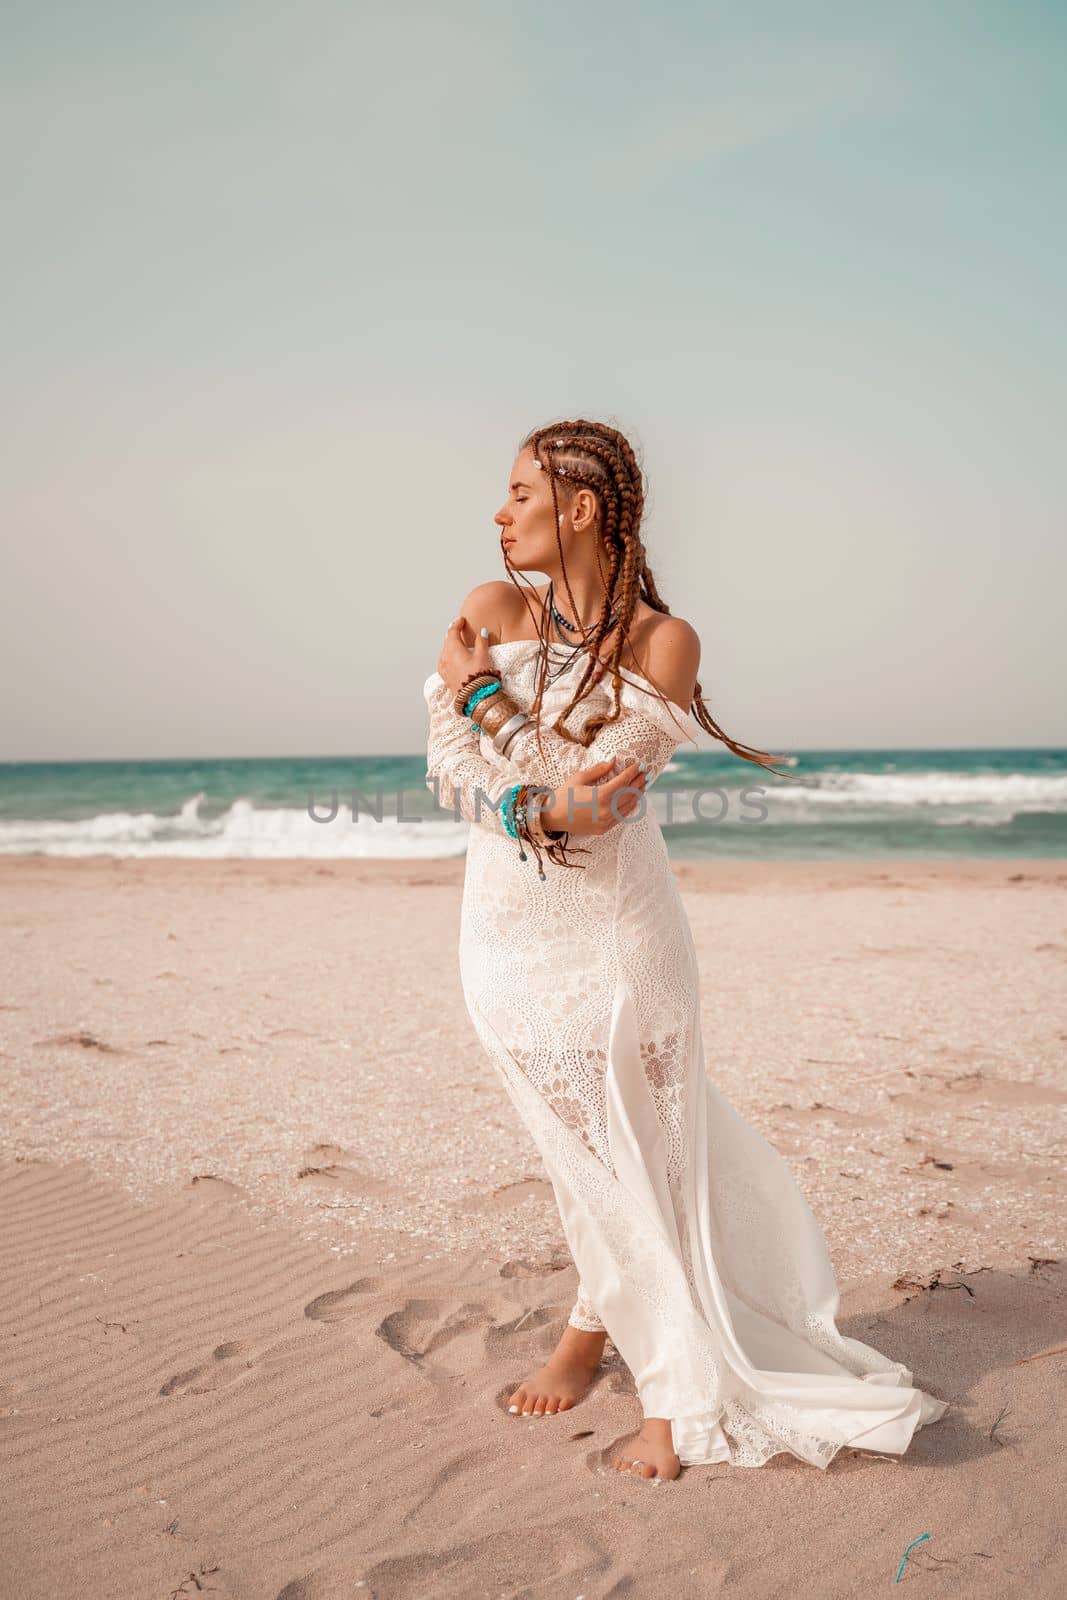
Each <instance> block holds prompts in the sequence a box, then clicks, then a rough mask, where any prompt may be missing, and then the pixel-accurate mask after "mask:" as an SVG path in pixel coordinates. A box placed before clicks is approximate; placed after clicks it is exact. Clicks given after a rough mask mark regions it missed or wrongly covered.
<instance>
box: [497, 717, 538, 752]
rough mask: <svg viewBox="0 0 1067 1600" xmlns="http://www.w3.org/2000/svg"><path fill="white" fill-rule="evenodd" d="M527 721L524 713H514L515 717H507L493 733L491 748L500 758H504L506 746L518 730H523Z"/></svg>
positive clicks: (506, 750) (527, 718)
mask: <svg viewBox="0 0 1067 1600" xmlns="http://www.w3.org/2000/svg"><path fill="white" fill-rule="evenodd" d="M529 720H530V719H529V717H528V716H527V714H526V712H525V711H516V713H515V715H514V716H513V717H509V718H508V720H507V721H506V722H505V723H504V724H503V726H502V727H500V728H498V729H497V730H496V732H495V733H494V735H493V748H494V749H496V750H499V752H500V754H501V755H502V756H506V755H507V753H508V745H509V744H510V743H511V741H512V739H514V737H515V735H516V734H517V733H518V731H519V729H520V728H524V727H525V726H526V724H527V722H529Z"/></svg>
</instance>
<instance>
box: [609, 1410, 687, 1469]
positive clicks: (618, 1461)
mask: <svg viewBox="0 0 1067 1600" xmlns="http://www.w3.org/2000/svg"><path fill="white" fill-rule="evenodd" d="M611 1464H612V1466H613V1467H614V1468H615V1471H616V1472H628V1473H629V1474H630V1476H631V1477H633V1478H676V1477H677V1476H678V1474H679V1473H680V1472H681V1470H682V1463H681V1462H680V1461H679V1460H678V1457H677V1456H676V1455H675V1453H674V1439H673V1438H672V1436H671V1425H670V1423H669V1422H668V1421H667V1420H666V1419H665V1418H663V1417H646V1418H645V1420H644V1422H643V1423H642V1424H641V1431H640V1433H632V1434H631V1435H630V1437H629V1438H628V1439H624V1440H623V1445H622V1450H621V1451H620V1453H619V1454H618V1455H617V1456H616V1457H615V1460H614V1461H613V1462H612V1463H611Z"/></svg>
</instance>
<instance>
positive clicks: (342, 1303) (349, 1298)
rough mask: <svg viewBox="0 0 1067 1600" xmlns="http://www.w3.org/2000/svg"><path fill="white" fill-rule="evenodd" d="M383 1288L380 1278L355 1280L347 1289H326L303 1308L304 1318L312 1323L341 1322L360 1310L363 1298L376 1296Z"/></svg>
mask: <svg viewBox="0 0 1067 1600" xmlns="http://www.w3.org/2000/svg"><path fill="white" fill-rule="evenodd" d="M382 1287H383V1280H382V1279H381V1278H357V1279H356V1281H355V1283H350V1284H349V1285H348V1287H347V1289H328V1290H327V1292H326V1293H325V1294H320V1295H319V1296H318V1297H317V1298H316V1299H315V1300H311V1301H309V1303H308V1304H307V1305H306V1306H305V1307H304V1315H305V1317H310V1318H311V1320H312V1321H313V1322H343V1321H344V1320H345V1318H346V1317H350V1316H352V1314H353V1313H354V1312H356V1311H359V1310H360V1309H361V1305H362V1301H363V1296H364V1295H368V1294H377V1293H378V1292H379V1291H380V1290H381V1289H382Z"/></svg>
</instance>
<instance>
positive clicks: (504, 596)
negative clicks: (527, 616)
mask: <svg viewBox="0 0 1067 1600" xmlns="http://www.w3.org/2000/svg"><path fill="white" fill-rule="evenodd" d="M514 592H515V585H514V584H512V583H508V581H507V580H506V579H504V578H493V579H490V581H489V582H488V583H479V584H476V585H475V586H474V588H473V589H472V590H471V592H470V594H469V595H468V596H467V598H466V599H465V600H464V602H463V604H462V605H461V606H460V607H459V609H458V610H457V611H456V612H455V615H456V616H457V617H466V619H467V628H466V630H465V634H466V637H465V643H467V644H470V643H471V642H472V640H473V636H474V635H475V634H478V633H480V632H481V630H482V629H483V628H488V629H489V642H490V644H498V643H499V642H500V629H501V625H502V623H503V621H504V619H505V618H507V617H508V616H510V614H511V609H512V600H511V596H512V595H513V594H514Z"/></svg>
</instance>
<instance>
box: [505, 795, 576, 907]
mask: <svg viewBox="0 0 1067 1600" xmlns="http://www.w3.org/2000/svg"><path fill="white" fill-rule="evenodd" d="M531 790H533V791H534V792H536V793H539V794H544V793H547V792H548V791H547V790H545V789H544V788H543V787H542V786H541V785H540V784H531V783H513V784H512V785H511V787H510V788H509V789H508V790H507V792H506V793H505V795H504V798H503V799H502V800H501V801H500V804H499V807H498V810H499V812H500V816H501V820H502V821H503V824H504V831H505V832H506V833H507V834H508V835H509V836H510V837H511V838H512V839H519V840H525V841H526V843H527V844H529V845H532V847H533V850H534V853H535V854H536V856H537V876H538V877H539V878H540V879H541V881H542V883H543V882H544V881H545V876H546V875H545V869H544V867H543V866H542V865H541V849H540V847H541V846H542V845H544V846H545V848H546V851H547V854H548V856H549V857H550V859H552V860H554V861H557V862H559V863H560V864H561V865H563V866H571V865H573V863H571V862H570V861H568V859H567V844H566V842H565V841H567V840H568V838H569V835H568V834H567V831H566V829H552V828H546V827H545V825H544V822H543V820H542V817H541V811H540V808H539V807H537V808H534V809H533V812H532V814H531V813H529V812H528V811H527V805H528V801H529V798H530V794H529V791H531ZM582 853H583V854H588V852H587V851H583V852H582ZM519 860H520V861H525V860H526V851H525V850H523V849H522V846H521V844H520V847H519Z"/></svg>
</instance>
